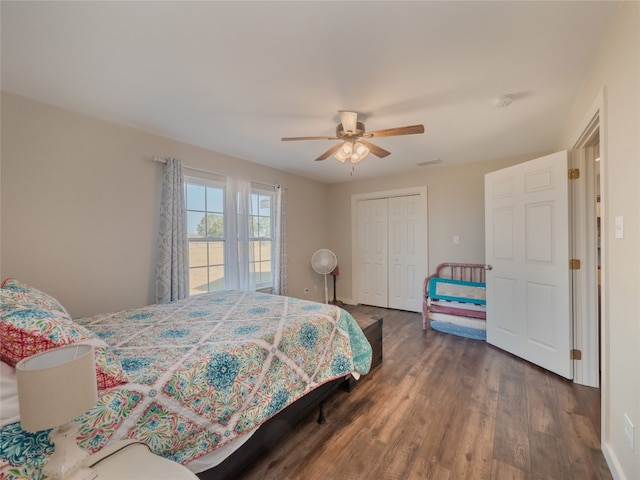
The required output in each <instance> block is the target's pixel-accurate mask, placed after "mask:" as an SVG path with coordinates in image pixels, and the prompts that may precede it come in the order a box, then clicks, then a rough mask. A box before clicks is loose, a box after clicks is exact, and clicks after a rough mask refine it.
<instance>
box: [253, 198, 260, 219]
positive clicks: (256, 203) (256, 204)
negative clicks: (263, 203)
mask: <svg viewBox="0 0 640 480" xmlns="http://www.w3.org/2000/svg"><path fill="white" fill-rule="evenodd" d="M259 204H260V195H258V194H255V193H252V194H251V213H253V214H254V215H257V214H258V211H259Z"/></svg>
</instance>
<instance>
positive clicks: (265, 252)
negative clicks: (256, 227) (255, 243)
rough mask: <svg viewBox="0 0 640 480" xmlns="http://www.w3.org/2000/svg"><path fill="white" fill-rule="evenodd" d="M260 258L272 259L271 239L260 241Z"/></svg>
mask: <svg viewBox="0 0 640 480" xmlns="http://www.w3.org/2000/svg"><path fill="white" fill-rule="evenodd" d="M260 260H263V261H264V260H271V240H263V241H261V242H260Z"/></svg>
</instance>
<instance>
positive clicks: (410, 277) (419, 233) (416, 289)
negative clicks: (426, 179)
mask: <svg viewBox="0 0 640 480" xmlns="http://www.w3.org/2000/svg"><path fill="white" fill-rule="evenodd" d="M420 200H421V198H420V196H419V195H412V196H407V197H393V198H389V199H388V212H389V213H388V216H389V222H388V229H389V230H388V239H389V287H388V288H389V308H397V309H399V310H408V311H411V312H420V311H422V282H423V280H424V265H425V263H426V262H425V257H426V252H425V248H424V236H425V232H424V217H425V214H424V212H423V209H422V205H421V201H420Z"/></svg>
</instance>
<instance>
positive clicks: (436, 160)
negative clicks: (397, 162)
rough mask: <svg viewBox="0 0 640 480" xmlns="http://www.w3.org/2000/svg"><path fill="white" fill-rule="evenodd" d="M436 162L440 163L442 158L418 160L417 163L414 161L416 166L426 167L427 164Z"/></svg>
mask: <svg viewBox="0 0 640 480" xmlns="http://www.w3.org/2000/svg"><path fill="white" fill-rule="evenodd" d="M438 163H442V160H440V159H439V158H437V159H435V160H427V161H426V162H418V163H416V165H417V166H418V167H427V166H429V165H436V164H438Z"/></svg>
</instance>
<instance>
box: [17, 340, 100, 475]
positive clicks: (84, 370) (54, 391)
mask: <svg viewBox="0 0 640 480" xmlns="http://www.w3.org/2000/svg"><path fill="white" fill-rule="evenodd" d="M16 375H17V381H18V402H19V405H20V423H21V425H22V428H23V429H24V430H26V431H29V432H38V431H41V430H47V429H49V428H54V430H53V431H52V432H51V434H50V438H51V441H52V442H53V444H54V452H53V455H52V456H51V458H50V459H49V460H48V462H47V463H46V465H45V466H44V468H43V469H42V471H43V473H44V474H45V475H46V476H47V477H48V478H50V479H65V480H88V479H92V478H95V477H96V475H97V474H96V472H95V471H94V470H91V469H90V468H85V467H84V462H85V460H86V459H87V458H88V457H89V453H88V452H86V451H85V450H82V449H81V448H80V447H79V446H78V444H77V442H76V436H77V433H78V427H77V425H76V424H74V423H73V422H72V421H73V420H74V419H76V418H77V417H79V416H81V415H83V414H84V413H86V412H87V411H88V410H90V409H91V408H92V407H93V406H94V405H95V404H96V402H97V401H98V387H97V383H96V366H95V360H94V354H93V347H92V346H91V345H85V344H73V345H66V346H64V347H61V348H56V349H53V350H48V351H46V352H43V353H39V354H37V355H33V356H32V357H29V358H25V359H23V360H21V361H19V362H18V363H17V365H16Z"/></svg>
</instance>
